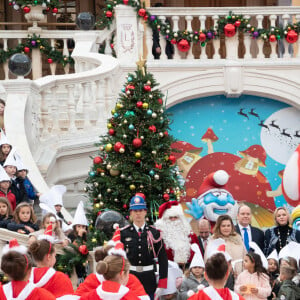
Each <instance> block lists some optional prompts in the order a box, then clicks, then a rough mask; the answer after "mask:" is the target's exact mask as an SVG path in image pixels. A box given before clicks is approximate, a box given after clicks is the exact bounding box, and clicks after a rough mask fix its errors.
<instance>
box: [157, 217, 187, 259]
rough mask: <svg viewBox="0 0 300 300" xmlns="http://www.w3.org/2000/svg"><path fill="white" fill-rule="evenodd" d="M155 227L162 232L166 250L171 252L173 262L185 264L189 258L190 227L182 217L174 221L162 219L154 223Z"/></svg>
mask: <svg viewBox="0 0 300 300" xmlns="http://www.w3.org/2000/svg"><path fill="white" fill-rule="evenodd" d="M155 227H156V228H157V229H159V230H160V231H161V232H162V237H163V240H164V243H165V245H166V248H167V249H172V250H173V253H174V261H175V262H177V263H186V262H187V261H188V259H189V257H190V248H191V246H190V240H189V234H190V233H191V226H190V224H189V223H188V222H187V221H186V220H185V219H184V217H182V218H181V217H179V219H177V220H174V221H171V220H170V219H168V218H167V219H164V218H162V219H160V220H158V221H157V222H156V223H155Z"/></svg>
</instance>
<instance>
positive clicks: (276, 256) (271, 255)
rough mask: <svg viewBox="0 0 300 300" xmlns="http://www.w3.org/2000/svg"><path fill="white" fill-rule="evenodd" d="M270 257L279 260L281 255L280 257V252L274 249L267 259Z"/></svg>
mask: <svg viewBox="0 0 300 300" xmlns="http://www.w3.org/2000/svg"><path fill="white" fill-rule="evenodd" d="M268 259H275V260H276V261H279V257H278V253H277V250H276V249H274V250H273V251H272V252H271V253H270V254H269V256H268V257H267V260H268Z"/></svg>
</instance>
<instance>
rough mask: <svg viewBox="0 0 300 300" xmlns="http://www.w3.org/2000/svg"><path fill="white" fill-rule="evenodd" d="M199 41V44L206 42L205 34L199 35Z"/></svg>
mask: <svg viewBox="0 0 300 300" xmlns="http://www.w3.org/2000/svg"><path fill="white" fill-rule="evenodd" d="M199 41H200V42H205V41H206V34H205V33H203V32H201V33H200V34H199Z"/></svg>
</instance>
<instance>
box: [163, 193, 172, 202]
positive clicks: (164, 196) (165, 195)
mask: <svg viewBox="0 0 300 300" xmlns="http://www.w3.org/2000/svg"><path fill="white" fill-rule="evenodd" d="M163 198H164V200H165V201H169V200H170V196H169V194H167V193H165V194H164V195H163Z"/></svg>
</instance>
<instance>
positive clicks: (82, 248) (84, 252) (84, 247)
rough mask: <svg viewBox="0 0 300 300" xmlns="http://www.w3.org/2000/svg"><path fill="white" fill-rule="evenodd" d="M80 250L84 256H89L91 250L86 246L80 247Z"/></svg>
mask: <svg viewBox="0 0 300 300" xmlns="http://www.w3.org/2000/svg"><path fill="white" fill-rule="evenodd" d="M78 250H79V252H80V253H81V254H82V255H87V254H88V253H89V250H88V248H87V246H86V245H80V246H79V248H78Z"/></svg>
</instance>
